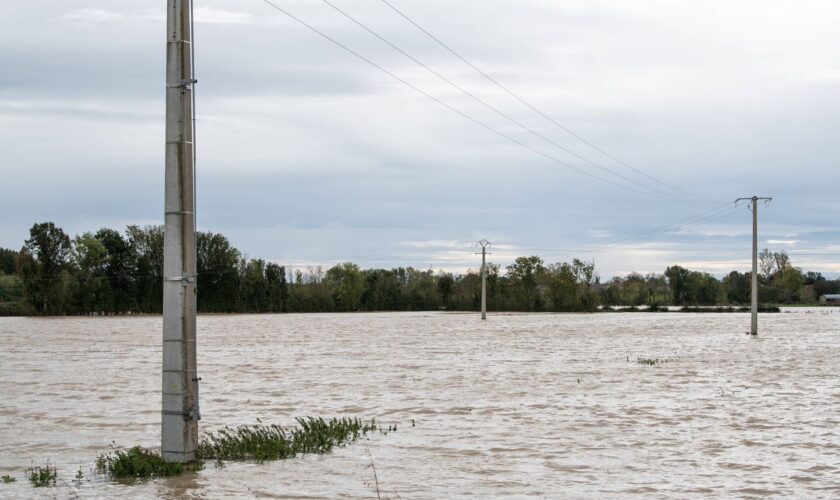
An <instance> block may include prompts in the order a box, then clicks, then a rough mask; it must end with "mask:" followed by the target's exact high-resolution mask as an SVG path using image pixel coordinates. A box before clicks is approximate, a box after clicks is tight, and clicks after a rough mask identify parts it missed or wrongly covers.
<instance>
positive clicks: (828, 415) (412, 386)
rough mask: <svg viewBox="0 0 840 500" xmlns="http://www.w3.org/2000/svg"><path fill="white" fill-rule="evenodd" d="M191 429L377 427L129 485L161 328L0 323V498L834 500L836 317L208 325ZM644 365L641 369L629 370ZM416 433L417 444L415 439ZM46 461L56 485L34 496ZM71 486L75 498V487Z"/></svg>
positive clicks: (155, 322) (147, 414) (405, 317)
mask: <svg viewBox="0 0 840 500" xmlns="http://www.w3.org/2000/svg"><path fill="white" fill-rule="evenodd" d="M198 325H199V372H200V373H199V375H200V376H201V377H202V386H201V397H202V401H201V413H202V416H203V420H202V421H201V426H202V428H203V429H205V430H209V429H216V428H219V427H221V426H224V425H238V424H252V423H256V421H257V418H259V419H261V420H262V422H264V423H278V424H282V425H287V424H293V423H294V418H295V417H298V416H305V415H313V416H324V417H328V416H355V417H362V418H370V417H376V419H377V420H378V421H380V422H382V423H385V424H397V426H398V431H397V432H394V433H390V434H387V435H381V434H376V435H374V436H373V437H372V438H371V439H370V440H369V441H365V442H364V443H357V444H353V445H350V446H347V447H344V448H339V449H336V450H334V451H333V452H331V453H329V454H326V455H321V456H303V457H300V458H297V459H293V460H286V461H279V462H272V463H264V464H251V463H227V464H226V465H225V467H223V468H217V467H215V466H214V465H213V464H210V463H208V464H207V467H206V468H205V469H204V470H202V471H200V472H197V473H193V474H186V475H184V476H181V477H178V478H172V479H156V480H149V481H143V482H138V483H135V484H118V483H114V482H109V481H106V480H104V479H103V478H100V477H96V476H94V475H93V474H92V468H93V464H94V460H95V457H96V455H97V454H98V453H101V452H103V451H107V450H108V449H109V446H110V445H111V443H116V445H120V446H133V445H138V444H139V445H143V446H148V447H156V446H158V445H159V442H158V440H159V435H160V430H159V420H160V418H159V417H160V358H161V352H160V350H161V347H160V345H161V341H160V339H161V320H160V318H158V317H125V318H55V319H53V318H42V319H38V318H0V342H2V344H1V345H2V348H0V475H3V474H9V475H11V476H13V477H15V478H17V481H16V482H14V483H9V484H3V483H2V482H0V497H3V498H27V497H46V498H49V497H54V498H75V497H79V498H85V497H96V498H154V497H162V498H254V497H256V498H289V497H291V498H375V497H376V495H377V492H376V489H377V484H376V480H375V479H374V474H373V469H372V468H371V466H370V464H371V461H373V463H374V465H375V469H376V475H377V479H378V483H379V489H380V495H381V496H382V498H403V499H407V498H433V499H438V498H450V497H451V498H464V497H476V498H491V497H497V498H526V497H533V498H627V497H638V498H680V499H682V498H690V497H709V496H714V497H755V498H764V497H768V496H786V497H798V498H837V497H840V430H838V424H840V384H839V383H838V382H840V380H838V378H840V349H838V344H839V343H840V310H838V309H829V308H826V309H800V308H794V309H790V310H787V311H786V312H784V313H782V314H765V315H762V316H761V317H760V329H761V330H760V335H759V337H758V338H751V337H749V336H747V335H744V332H745V330H746V329H747V328H748V325H749V316H748V315H747V314H740V313H736V314H662V313H659V314H657V313H650V314H648V313H633V314H557V315H549V314H531V315H498V314H492V315H490V316H489V318H488V320H487V321H486V322H484V323H482V322H481V321H480V320H479V319H478V316H477V315H475V314H447V313H393V314H391V313H388V314H312V315H298V314H289V315H255V316H201V317H199V321H198ZM640 357H641V358H659V359H660V360H663V361H664V362H662V363H660V364H658V365H655V366H649V365H644V364H640V363H639V362H638V358H640ZM412 422H414V426H412ZM47 460H49V461H51V462H52V463H54V464H55V465H56V466H57V468H58V485H57V486H56V487H53V488H40V489H37V490H36V489H35V488H33V487H32V486H31V485H30V484H29V482H28V481H27V480H26V478H25V477H24V470H25V469H26V468H27V467H28V466H30V465H31V464H35V465H42V464H45V463H46V461H47ZM80 468H81V470H82V473H83V476H84V478H83V479H82V480H80V481H76V480H75V479H74V476H75V475H76V473H77V471H78V470H79V469H80Z"/></svg>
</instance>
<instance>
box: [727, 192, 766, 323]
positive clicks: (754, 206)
mask: <svg viewBox="0 0 840 500" xmlns="http://www.w3.org/2000/svg"><path fill="white" fill-rule="evenodd" d="M772 199H773V198H760V197H758V196H753V197H751V198H738V199H737V200H735V203H738V202H739V201H741V200H750V209H751V210H752V216H753V217H752V273H751V275H750V293H751V302H750V313H751V318H750V319H751V321H750V335H758V200H766V201H767V202H769V201H770V200H772Z"/></svg>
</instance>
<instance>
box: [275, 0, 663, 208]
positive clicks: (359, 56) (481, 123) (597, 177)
mask: <svg viewBox="0 0 840 500" xmlns="http://www.w3.org/2000/svg"><path fill="white" fill-rule="evenodd" d="M263 2H264V3H266V4H268V5H269V6H271V7H273V8H275V9H276V10H278V11H280V12H282V13H283V14H285V15H286V16H288V17H289V18H290V19H292V20H294V21H296V22H297V23H299V24H301V25H302V26H304V27H306V28H308V29H309V30H311V31H313V32H314V33H317V34H318V35H320V36H321V37H323V38H325V39H327V40H328V41H330V42H331V43H333V44H334V45H336V46H338V47H340V48H342V49H344V50H345V51H347V52H349V53H350V54H352V55H353V56H355V57H357V58H359V59H361V60H362V61H364V62H366V63H367V64H369V65H371V66H373V67H374V68H376V69H378V70H379V71H381V72H383V73H385V74H386V75H388V76H390V77H391V78H393V79H395V80H397V81H398V82H400V83H402V84H403V85H406V86H407V87H409V88H411V89H412V90H414V91H415V92H417V93H419V94H421V95H423V96H425V97H427V98H429V99H431V100H433V101H434V102H436V103H438V104H440V105H441V106H443V107H445V108H447V109H449V110H450V111H452V112H453V113H457V114H458V115H460V116H462V117H463V118H466V119H467V120H469V121H471V122H473V123H475V124H476V125H478V126H480V127H482V128H485V129H487V130H489V131H490V132H493V133H494V134H496V135H498V136H500V137H502V138H504V139H507V140H508V141H510V142H512V143H514V144H516V145H518V146H521V147H523V148H525V149H527V150H529V151H531V152H532V153H535V154H538V155H540V156H542V157H543V158H546V159H548V160H550V161H553V162H555V163H557V164H558V165H562V166H564V167H567V168H570V169H572V170H574V171H576V172H578V173H579V174H582V175H586V176H588V177H592V178H593V179H598V180H600V181H602V182H606V183H608V184H612V185H613V186H616V187H619V188H621V189H625V190H628V191H633V192H635V193H638V194H642V195H645V196H650V193H648V192H645V191H640V190H638V189H634V188H631V187H630V186H626V185H624V184H619V183H617V182H613V181H611V180H609V179H605V178H603V177H601V176H599V175H596V174H593V173H591V172H587V171H586V170H583V169H580V168H578V167H576V166H574V165H572V164H570V163H566V162H564V161H563V160H560V159H558V158H555V157H554V156H552V155H550V154H548V153H545V152H543V151H540V150H539V149H536V148H534V147H532V146H529V145H528V144H525V143H524V142H522V141H520V140H518V139H516V138H514V137H511V136H509V135H507V134H505V133H504V132H502V131H500V130H496V129H495V128H493V127H491V126H490V125H487V124H486V123H484V122H482V121H480V120H478V119H476V118H473V117H472V116H470V115H468V114H466V113H464V112H463V111H461V110H459V109H457V108H455V107H453V106H451V105H449V104H447V103H445V102H444V101H442V100H440V99H438V98H437V97H435V96H433V95H431V94H429V93H428V92H426V91H424V90H423V89H421V88H419V87H417V86H416V85H414V84H412V83H410V82H408V81H407V80H405V79H403V78H401V77H399V76H397V75H396V74H394V73H392V72H390V71H388V70H387V69H385V68H383V67H382V66H380V65H378V64H376V63H375V62H373V61H371V60H370V59H368V58H367V57H365V56H363V55H361V54H359V53H358V52H356V51H355V50H353V49H351V48H350V47H348V46H346V45H344V44H343V43H341V42H339V41H338V40H336V39H335V38H332V37H331V36H329V35H327V34H326V33H324V32H323V31H320V30H319V29H317V28H315V27H314V26H312V25H310V24H308V23H307V22H306V21H304V20H302V19H300V18H299V17H297V16H295V15H294V14H292V13H291V12H289V11H288V10H286V9H284V8H282V7H280V6H279V5H277V4H275V3H273V2H271V0H263Z"/></svg>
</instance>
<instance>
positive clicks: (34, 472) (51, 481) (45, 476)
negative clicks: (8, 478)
mask: <svg viewBox="0 0 840 500" xmlns="http://www.w3.org/2000/svg"><path fill="white" fill-rule="evenodd" d="M26 477H27V478H28V479H29V482H30V483H32V486H35V487H36V488H40V487H43V486H55V480H56V478H57V477H58V472H57V471H56V469H55V466H54V465H51V464H50V463H49V462H47V465H45V466H44V467H41V466H35V465H33V466H32V467H30V468H28V469H26ZM4 481H5V478H4Z"/></svg>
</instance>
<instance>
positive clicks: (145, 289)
mask: <svg viewBox="0 0 840 500" xmlns="http://www.w3.org/2000/svg"><path fill="white" fill-rule="evenodd" d="M126 236H127V238H128V244H129V246H130V247H131V252H132V253H133V254H134V256H135V259H136V260H135V269H136V275H135V277H134V282H135V290H136V293H137V295H136V298H135V304H136V305H137V310H138V311H139V312H144V313H159V312H161V309H162V307H163V286H162V283H163V226H146V227H143V228H140V227H138V226H128V228H126Z"/></svg>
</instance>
